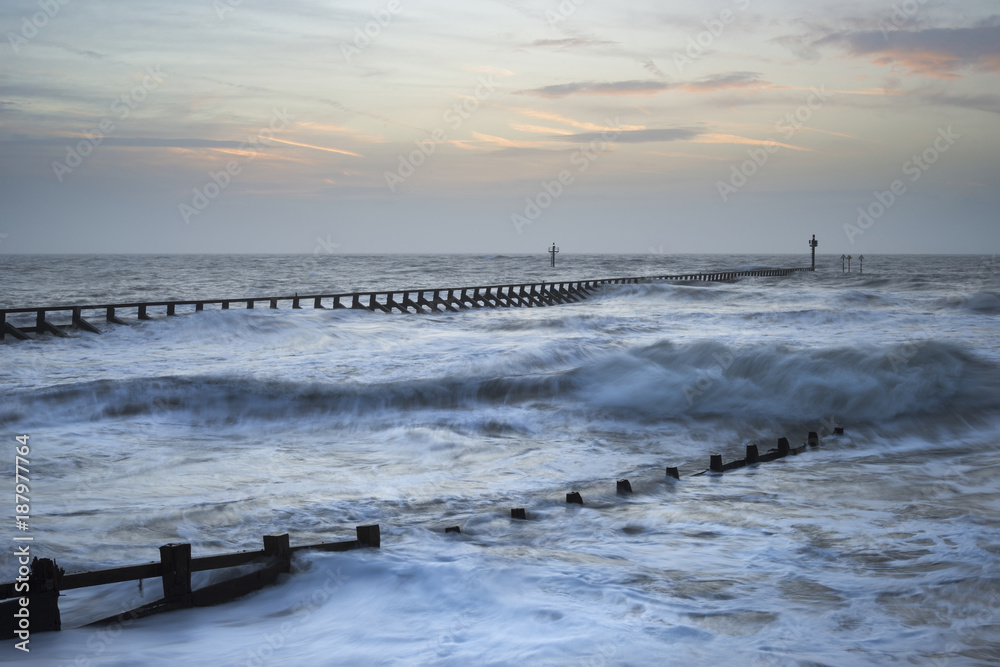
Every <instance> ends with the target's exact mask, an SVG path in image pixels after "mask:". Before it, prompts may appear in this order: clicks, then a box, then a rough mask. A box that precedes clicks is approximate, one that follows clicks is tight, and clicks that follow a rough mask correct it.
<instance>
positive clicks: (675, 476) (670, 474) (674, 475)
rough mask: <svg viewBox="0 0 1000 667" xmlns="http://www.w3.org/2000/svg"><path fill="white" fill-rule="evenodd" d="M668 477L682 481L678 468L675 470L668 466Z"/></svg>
mask: <svg viewBox="0 0 1000 667" xmlns="http://www.w3.org/2000/svg"><path fill="white" fill-rule="evenodd" d="M667 477H671V478H673V479H680V478H681V474H680V472H679V471H678V470H677V468H675V467H673V466H667Z"/></svg>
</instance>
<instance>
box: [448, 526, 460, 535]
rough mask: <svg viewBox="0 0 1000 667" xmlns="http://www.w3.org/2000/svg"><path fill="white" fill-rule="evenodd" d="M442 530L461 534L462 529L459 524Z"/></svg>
mask: <svg viewBox="0 0 1000 667" xmlns="http://www.w3.org/2000/svg"><path fill="white" fill-rule="evenodd" d="M444 532H446V533H458V534H459V535H461V534H462V529H461V528H460V527H459V526H448V527H447V528H445V529H444Z"/></svg>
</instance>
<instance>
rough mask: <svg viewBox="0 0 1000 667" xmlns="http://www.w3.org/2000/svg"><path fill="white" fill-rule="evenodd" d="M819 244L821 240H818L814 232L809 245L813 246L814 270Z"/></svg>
mask: <svg viewBox="0 0 1000 667" xmlns="http://www.w3.org/2000/svg"><path fill="white" fill-rule="evenodd" d="M818 245H819V241H817V240H816V235H815V234H813V237H812V240H810V241H809V247H810V248H812V257H813V264H812V270H813V271H815V270H816V246H818Z"/></svg>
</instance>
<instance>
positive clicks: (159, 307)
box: [0, 267, 813, 340]
mask: <svg viewBox="0 0 1000 667" xmlns="http://www.w3.org/2000/svg"><path fill="white" fill-rule="evenodd" d="M812 270H813V269H812V268H810V267H801V268H792V269H754V270H750V271H719V272H708V273H685V274H677V275H659V276H637V277H627V278H598V279H594V280H568V281H560V282H540V283H516V284H507V285H483V286H479V287H442V288H435V289H410V290H389V291H377V292H348V293H343V294H311V295H299V294H293V295H291V296H267V297H252V298H246V299H195V300H185V301H135V302H129V303H107V304H79V305H69V306H34V307H30V308H5V309H0V340H4V339H5V338H6V337H7V336H11V337H13V338H15V339H17V340H30V339H31V336H29V335H28V334H29V333H33V334H35V335H36V336H40V335H42V334H51V335H53V336H57V337H60V338H64V337H67V336H68V335H69V334H68V333H67V332H66V330H67V329H69V328H73V329H76V330H80V331H89V332H90V333H101V330H100V329H99V328H97V327H96V326H95V325H94V324H92V323H91V322H90V321H88V320H87V319H85V318H84V315H85V314H86V315H87V317H90V318H93V317H94V313H96V314H97V317H102V316H103V318H104V320H105V321H106V322H109V323H111V324H120V325H124V324H127V322H125V321H124V320H122V319H121V318H120V317H119V314H120V312H121V311H123V310H132V309H134V310H135V312H136V317H137V319H138V320H140V321H141V320H150V319H153V317H152V314H151V313H152V312H153V311H156V312H164V313H165V314H166V315H167V316H168V317H169V316H174V315H178V314H180V313H181V312H184V311H185V310H186V311H189V312H190V311H193V312H199V311H203V310H205V309H206V307H213V308H214V307H218V308H219V309H221V310H229V309H231V308H233V307H235V308H246V309H253V308H254V307H255V306H256V305H258V304H267V305H266V306H265V307H268V308H278V307H279V305H281V304H283V305H285V306H286V307H287V306H289V305H290V306H291V308H293V309H300V308H303V307H304V305H303V304H305V307H308V306H311V307H312V308H333V309H338V308H346V309H358V310H370V311H382V312H386V313H391V312H392V311H394V310H395V311H398V312H401V313H435V312H447V311H452V312H458V311H459V310H465V309H470V308H511V307H527V308H531V307H536V306H554V305H558V304H564V303H575V302H578V301H582V300H583V299H586V298H587V297H588V296H590V295H591V294H592V293H593V291H594V290H595V289H596V288H598V287H600V286H602V285H621V284H636V283H648V282H654V281H662V280H667V281H676V282H693V281H705V282H720V281H729V280H736V279H738V278H749V277H769V276H787V275H789V274H791V273H795V272H797V271H812ZM11 316H13V317H14V318H15V319H16V320H18V323H17V324H14V323H12V322H11V321H10V320H9V319H8V318H10V317H11ZM52 316H59V317H60V322H58V323H56V322H54V321H53V320H52V319H51V317H52ZM32 317H34V326H29V325H25V324H22V323H21V320H27V321H28V322H29V323H30V318H32Z"/></svg>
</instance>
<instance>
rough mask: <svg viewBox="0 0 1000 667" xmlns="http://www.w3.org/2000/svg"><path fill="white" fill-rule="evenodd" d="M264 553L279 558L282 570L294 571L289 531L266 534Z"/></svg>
mask: <svg viewBox="0 0 1000 667" xmlns="http://www.w3.org/2000/svg"><path fill="white" fill-rule="evenodd" d="M264 553H265V554H267V555H268V556H274V557H275V558H277V559H278V562H279V563H281V571H282V572H291V571H292V547H291V546H290V544H289V542H288V533H282V534H280V535H265V536H264Z"/></svg>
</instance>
